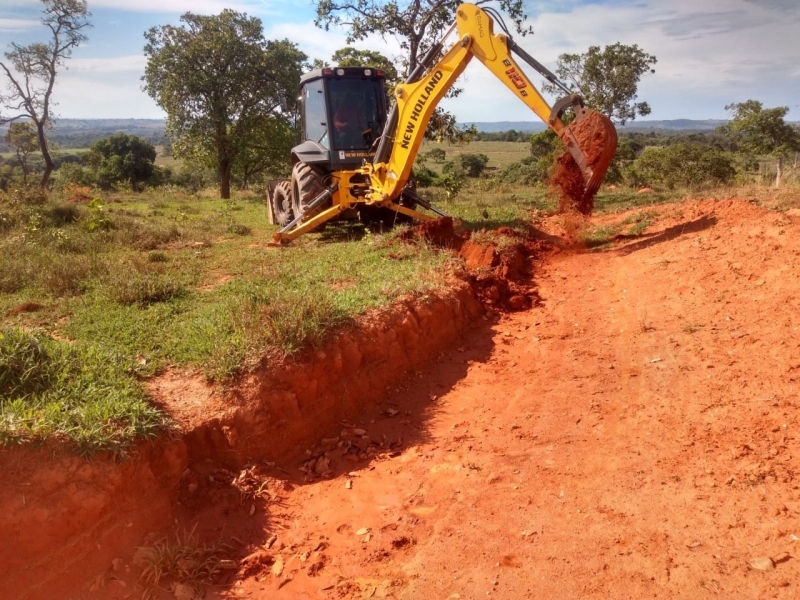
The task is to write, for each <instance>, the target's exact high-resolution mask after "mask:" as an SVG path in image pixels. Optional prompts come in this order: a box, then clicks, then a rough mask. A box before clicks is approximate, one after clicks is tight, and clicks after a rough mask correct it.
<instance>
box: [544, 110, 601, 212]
mask: <svg viewBox="0 0 800 600" xmlns="http://www.w3.org/2000/svg"><path fill="white" fill-rule="evenodd" d="M607 120H608V119H607V117H604V116H603V115H602V114H600V113H599V112H596V111H589V112H588V113H587V114H586V116H585V117H584V118H582V119H579V120H576V121H574V122H573V123H572V124H571V125H570V126H569V128H570V130H571V131H572V133H573V134H574V135H575V138H576V139H577V141H578V146H579V147H580V149H581V150H582V151H583V154H584V156H585V157H586V164H587V166H588V167H589V168H590V169H591V170H597V169H598V168H603V169H607V168H608V165H607V164H606V165H601V164H600V163H601V162H603V161H602V159H603V155H604V151H605V150H606V144H608V143H609V137H608V133H607V129H606V128H607V127H608V125H607V124H606V121H607ZM615 143H616V142H615ZM585 186H586V182H585V181H584V179H583V173H582V172H581V169H580V167H579V166H578V163H576V162H575V159H574V158H572V155H571V154H570V153H569V151H565V152H564V153H563V154H562V155H561V156H559V157H558V160H557V161H556V169H555V171H554V172H553V175H552V176H551V177H550V187H551V189H552V190H553V191H554V192H555V193H556V195H557V196H558V207H559V211H560V212H562V213H563V212H570V211H578V212H579V213H581V214H583V215H590V214H592V210H593V209H594V193H585V192H584V190H585Z"/></svg>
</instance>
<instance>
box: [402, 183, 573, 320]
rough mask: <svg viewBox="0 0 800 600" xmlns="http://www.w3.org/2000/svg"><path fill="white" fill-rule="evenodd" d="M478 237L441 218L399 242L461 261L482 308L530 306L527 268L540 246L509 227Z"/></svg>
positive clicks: (533, 294)
mask: <svg viewBox="0 0 800 600" xmlns="http://www.w3.org/2000/svg"><path fill="white" fill-rule="evenodd" d="M581 185H583V184H581ZM480 234H481V235H480V240H476V239H475V238H473V237H472V236H471V234H470V232H468V231H466V232H463V233H456V231H455V229H454V227H453V219H451V218H450V217H442V218H440V219H435V220H433V221H426V222H425V223H420V224H419V225H416V226H414V227H411V228H410V229H408V230H406V231H404V232H403V233H402V234H401V235H400V239H402V240H404V241H407V242H418V241H422V240H424V241H426V242H428V243H430V244H433V245H434V246H437V247H439V248H447V249H451V250H453V251H455V252H457V253H458V255H459V256H461V257H462V258H463V259H464V262H465V266H466V269H467V273H468V275H467V280H468V281H469V284H470V286H471V287H472V290H473V292H474V293H475V295H476V296H477V297H478V299H479V300H480V301H481V303H482V304H483V305H484V306H487V307H489V308H490V309H492V310H499V311H516V310H526V309H528V308H530V307H531V306H534V305H535V304H536V303H537V302H538V296H537V294H536V291H535V289H534V288H533V287H532V286H531V285H530V281H529V280H530V275H531V273H530V267H529V264H530V261H531V259H532V258H533V257H534V256H536V255H538V254H540V253H541V252H542V250H543V249H544V247H543V245H542V243H534V242H525V241H523V240H522V238H521V236H520V234H519V232H517V231H515V230H513V229H511V228H509V227H500V228H499V229H497V230H495V231H493V232H491V233H487V232H486V231H482V232H480ZM487 238H488V239H487Z"/></svg>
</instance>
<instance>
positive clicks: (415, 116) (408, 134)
mask: <svg viewBox="0 0 800 600" xmlns="http://www.w3.org/2000/svg"><path fill="white" fill-rule="evenodd" d="M442 77H444V74H443V73H442V72H441V71H436V72H435V73H434V74H433V75H431V78H430V79H429V80H428V83H427V84H425V89H424V90H423V92H424V93H423V94H422V95H421V96H420V97H419V100H417V102H416V104H414V109H413V110H412V111H411V116H410V117H409V119H408V123H406V130H405V132H404V133H403V139H402V140H401V141H400V147H401V148H403V149H405V150H408V149H409V148H410V147H411V139H412V138H413V137H414V131H415V130H416V128H417V122H418V121H419V118H420V117H421V116H422V110H423V109H424V108H425V105H426V104H427V103H428V99H429V98H430V97H431V92H433V90H435V89H436V87H437V86H438V85H439V82H440V81H441V80H442Z"/></svg>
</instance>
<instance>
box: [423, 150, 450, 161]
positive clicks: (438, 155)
mask: <svg viewBox="0 0 800 600" xmlns="http://www.w3.org/2000/svg"><path fill="white" fill-rule="evenodd" d="M424 156H425V159H426V160H430V161H431V162H435V163H438V164H442V163H443V162H444V161H445V160H447V152H445V151H444V150H442V149H441V148H432V149H430V150H428V151H427V152H426V153H425V154H424Z"/></svg>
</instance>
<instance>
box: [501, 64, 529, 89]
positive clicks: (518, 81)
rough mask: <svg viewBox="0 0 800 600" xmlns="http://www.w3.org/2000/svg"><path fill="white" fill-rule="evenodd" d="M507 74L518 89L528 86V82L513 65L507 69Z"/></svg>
mask: <svg viewBox="0 0 800 600" xmlns="http://www.w3.org/2000/svg"><path fill="white" fill-rule="evenodd" d="M506 75H508V78H509V79H510V80H511V83H513V84H514V86H515V87H516V88H517V89H518V90H521V89H524V88H526V87H528V84H527V83H525V80H524V79H523V78H522V76H521V75H520V74H519V73H517V70H516V69H515V68H514V67H511V68H510V69H508V70H506Z"/></svg>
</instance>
